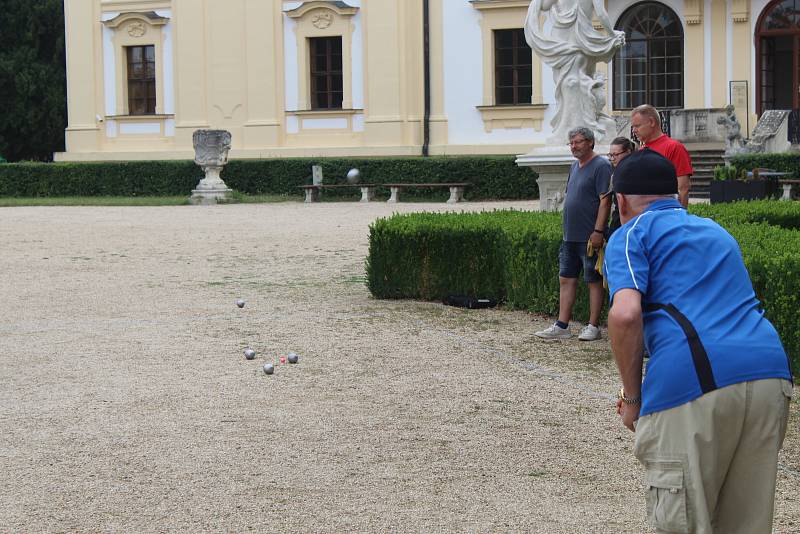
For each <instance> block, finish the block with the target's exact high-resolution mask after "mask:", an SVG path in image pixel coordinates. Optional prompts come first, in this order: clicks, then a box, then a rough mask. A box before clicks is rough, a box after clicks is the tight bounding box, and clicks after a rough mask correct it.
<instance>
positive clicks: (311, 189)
mask: <svg viewBox="0 0 800 534" xmlns="http://www.w3.org/2000/svg"><path fill="white" fill-rule="evenodd" d="M299 187H300V189H302V190H303V192H304V193H305V202H319V192H320V190H322V189H344V188H350V189H352V188H354V187H357V188H359V189H361V202H370V201H372V200H375V188H377V187H378V186H377V185H376V184H352V185H350V184H337V185H333V184H332V185H324V184H319V185H301V186H299Z"/></svg>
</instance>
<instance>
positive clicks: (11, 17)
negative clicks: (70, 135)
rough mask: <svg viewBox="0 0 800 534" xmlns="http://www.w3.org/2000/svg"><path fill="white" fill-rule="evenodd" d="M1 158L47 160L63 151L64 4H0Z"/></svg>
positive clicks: (9, 0) (0, 0) (58, 0)
mask: <svg viewBox="0 0 800 534" xmlns="http://www.w3.org/2000/svg"><path fill="white" fill-rule="evenodd" d="M0 42H2V43H3V46H2V48H0V102H2V107H0V155H2V156H4V157H5V158H6V159H7V160H9V161H19V160H37V161H48V160H51V159H52V157H53V152H59V151H63V150H64V128H66V124H67V123H66V118H67V110H66V92H67V91H66V72H65V55H64V2H63V0H0Z"/></svg>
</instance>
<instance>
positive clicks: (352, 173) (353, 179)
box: [347, 168, 361, 184]
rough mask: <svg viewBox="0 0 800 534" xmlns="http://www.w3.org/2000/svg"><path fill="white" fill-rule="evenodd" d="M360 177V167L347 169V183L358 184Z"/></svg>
mask: <svg viewBox="0 0 800 534" xmlns="http://www.w3.org/2000/svg"><path fill="white" fill-rule="evenodd" d="M360 178H361V171H359V170H358V169H356V168H353V169H350V170H349V171H347V183H349V184H357V183H358V180H359V179H360Z"/></svg>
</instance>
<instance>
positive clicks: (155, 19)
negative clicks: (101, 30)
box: [103, 11, 169, 29]
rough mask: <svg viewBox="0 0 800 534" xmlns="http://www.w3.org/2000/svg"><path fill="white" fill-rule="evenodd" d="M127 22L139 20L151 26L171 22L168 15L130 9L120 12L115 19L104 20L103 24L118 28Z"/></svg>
mask: <svg viewBox="0 0 800 534" xmlns="http://www.w3.org/2000/svg"><path fill="white" fill-rule="evenodd" d="M127 22H139V23H143V24H145V25H150V26H164V25H165V24H167V23H169V19H168V18H167V17H162V16H161V15H158V14H157V13H156V12H155V11H145V12H138V11H136V12H132V11H128V12H125V13H120V14H119V15H117V16H116V17H114V18H113V19H110V20H106V21H103V24H105V25H106V26H107V27H109V28H112V29H117V28H119V27H120V26H122V25H123V24H125V23H127ZM137 27H139V26H137ZM145 27H146V26H145Z"/></svg>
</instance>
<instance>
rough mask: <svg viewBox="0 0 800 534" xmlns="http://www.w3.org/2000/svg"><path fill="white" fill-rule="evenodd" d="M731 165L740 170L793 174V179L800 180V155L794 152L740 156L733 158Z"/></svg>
mask: <svg viewBox="0 0 800 534" xmlns="http://www.w3.org/2000/svg"><path fill="white" fill-rule="evenodd" d="M731 165H733V166H735V167H736V168H738V169H746V170H748V171H749V170H751V169H772V170H775V171H780V172H791V173H793V176H792V177H791V178H800V154H798V153H793V152H782V153H769V154H739V155H737V156H733V157H732V158H731Z"/></svg>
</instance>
